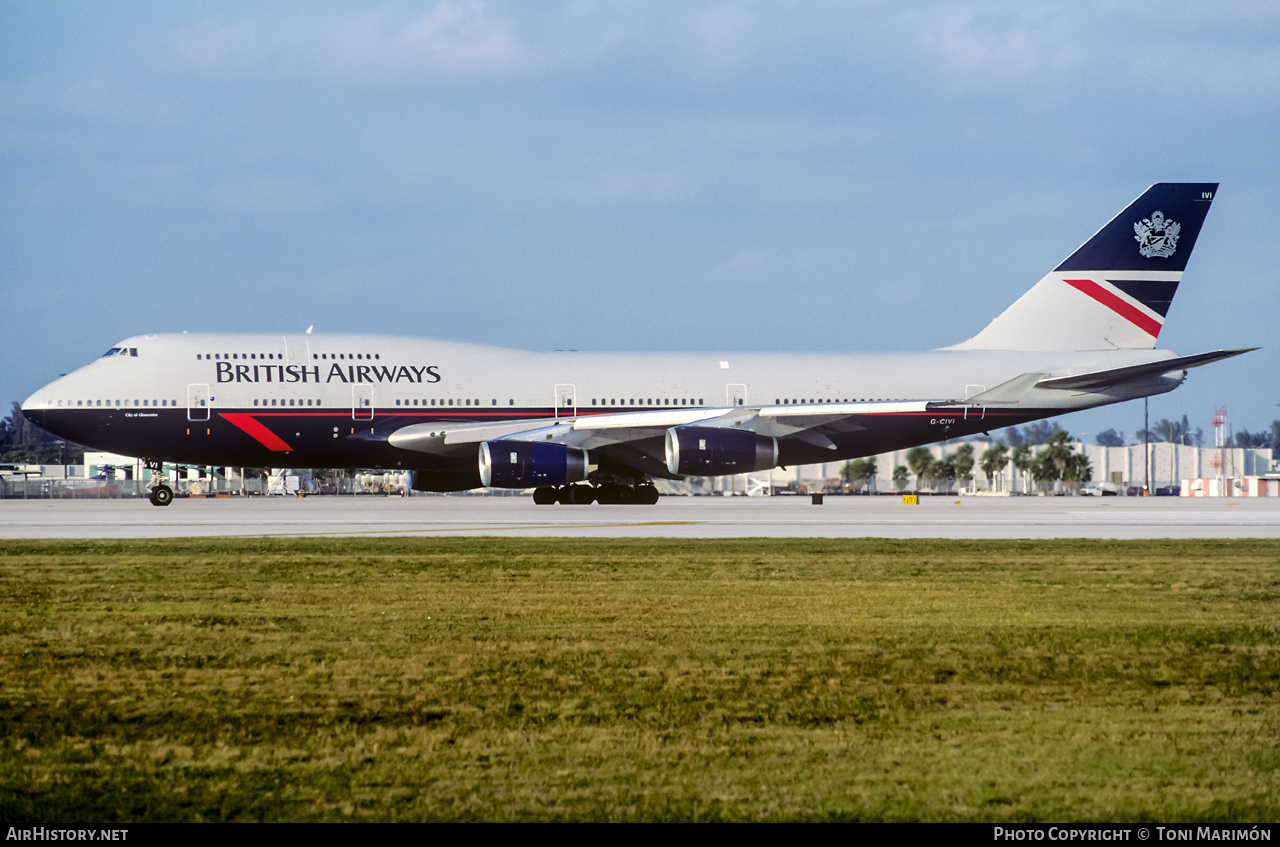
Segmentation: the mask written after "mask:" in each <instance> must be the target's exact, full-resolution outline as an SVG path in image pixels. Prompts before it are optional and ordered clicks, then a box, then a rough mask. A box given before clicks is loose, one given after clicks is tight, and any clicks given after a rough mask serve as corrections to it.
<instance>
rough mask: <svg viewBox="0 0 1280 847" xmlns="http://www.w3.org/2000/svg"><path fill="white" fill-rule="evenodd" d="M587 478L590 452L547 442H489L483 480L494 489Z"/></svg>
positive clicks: (485, 446) (482, 462)
mask: <svg viewBox="0 0 1280 847" xmlns="http://www.w3.org/2000/svg"><path fill="white" fill-rule="evenodd" d="M586 478H587V451H586V450H579V449H577V448H576V447H566V446H565V445H563V444H553V443H550V442H546V441H486V442H484V443H483V444H481V445H480V481H481V482H483V483H484V484H485V485H487V486H491V487H493V488H533V487H535V486H546V485H563V484H565V483H567V482H578V481H580V480H583V479H586Z"/></svg>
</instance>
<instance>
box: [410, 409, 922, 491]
mask: <svg viewBox="0 0 1280 847" xmlns="http://www.w3.org/2000/svg"><path fill="white" fill-rule="evenodd" d="M926 405H927V403H926V401H917V402H898V403H883V402H863V403H811V404H802V405H781V406H761V407H748V406H730V407H720V408H700V409H675V410H655V411H645V412H617V413H607V412H606V413H601V414H582V415H578V416H576V417H572V418H563V419H560V420H556V421H551V422H549V421H547V420H546V419H530V420H520V421H509V422H503V423H495V424H486V423H458V424H452V423H423V424H411V425H410V426H406V427H403V428H401V429H399V430H397V431H395V432H394V433H392V434H391V435H390V436H388V439H387V440H388V442H389V443H390V444H391V445H392V446H395V447H399V448H401V449H405V450H415V451H419V452H424V453H434V454H437V455H454V456H458V455H465V453H466V452H468V451H473V450H475V449H476V448H477V447H478V445H479V444H481V443H482V442H489V441H499V440H501V441H522V442H551V443H556V444H560V445H563V446H565V447H571V448H575V449H578V450H586V451H589V453H590V455H591V461H592V462H593V463H595V464H600V463H602V462H612V463H615V464H618V465H622V466H624V467H626V468H630V469H632V470H634V471H638V472H641V473H644V474H648V475H650V476H655V477H679V476H680V475H679V474H675V473H673V472H672V471H670V470H669V469H668V465H667V461H668V456H667V452H666V445H665V440H666V437H667V433H668V431H671V430H673V429H677V430H678V429H680V428H682V427H688V428H696V429H698V430H700V431H705V430H707V429H715V430H725V431H731V432H735V433H749V434H752V435H754V436H756V437H760V438H764V439H770V438H771V439H776V440H777V441H778V442H802V443H804V444H806V445H809V446H811V447H816V448H819V449H822V450H836V449H837V444H836V443H835V441H833V440H832V436H835V437H838V436H839V434H846V433H855V432H858V431H861V430H863V429H864V428H865V427H864V426H863V425H861V424H859V423H857V422H856V421H857V419H858V418H859V417H860V416H863V415H868V414H877V413H879V414H893V413H910V412H924V411H925V410H926Z"/></svg>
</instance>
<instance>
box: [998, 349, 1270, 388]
mask: <svg viewBox="0 0 1280 847" xmlns="http://www.w3.org/2000/svg"><path fill="white" fill-rule="evenodd" d="M1257 349H1258V348H1257V347H1240V348H1237V349H1234V350H1214V351H1212V352H1210V353H1197V354H1196V355H1194V356H1178V357H1177V358H1173V359H1162V360H1161V361H1159V362H1148V363H1147V364H1145V365H1130V366H1128V367H1124V368H1109V369H1108V370H1105V371H1091V372H1089V373H1082V374H1072V375H1070V376H1055V377H1051V378H1049V379H1042V380H1040V381H1039V382H1037V383H1036V386H1035V387H1036V388H1063V389H1074V390H1080V389H1086V388H1103V387H1105V386H1108V385H1115V384H1116V383H1118V382H1125V381H1127V380H1131V379H1140V378H1142V377H1147V376H1157V375H1159V374H1163V373H1168V372H1169V371H1184V370H1187V369H1188V368H1198V367H1200V366H1201V365H1207V364H1209V363H1210V362H1217V361H1219V360H1221V359H1230V358H1231V357H1232V356H1239V355H1240V354H1242V353H1248V352H1250V351H1252V350H1257ZM1006 384H1007V383H1006ZM1000 387H1001V386H996V389H999V388H1000ZM996 389H993V390H996Z"/></svg>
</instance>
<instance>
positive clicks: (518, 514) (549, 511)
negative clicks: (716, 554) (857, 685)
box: [0, 496, 1280, 539]
mask: <svg viewBox="0 0 1280 847" xmlns="http://www.w3.org/2000/svg"><path fill="white" fill-rule="evenodd" d="M373 535H418V536H431V535H513V536H567V537H607V538H636V537H653V538H656V537H669V538H746V537H756V536H767V537H775V538H858V537H878V538H1280V498H1273V499H1250V498H1239V499H1231V498H1212V499H1210V498H1205V499H1199V498H1196V499H1190V498H1180V497H1167V498H1166V497H1160V498H1137V497H1107V498H1089V497H1012V498H997V497H964V498H956V497H922V498H920V504H919V505H918V506H907V505H903V504H902V502H901V500H900V499H899V498H896V497H830V496H829V497H827V498H826V502H825V503H824V504H823V505H821V506H815V505H812V504H811V503H810V501H809V499H808V498H802V497H758V498H757V497H753V498H746V497H734V498H725V497H701V498H693V497H664V498H662V500H661V501H660V502H659V503H658V505H656V506H600V505H592V506H534V505H533V504H532V502H531V501H530V500H529V499H528V498H524V497H466V496H459V497H452V496H450V497H443V496H441V497H411V498H400V497H306V498H297V497H251V498H240V497H233V498H223V499H190V500H176V501H174V503H173V505H172V506H169V507H166V508H157V507H154V506H152V505H151V504H150V503H148V502H147V501H146V500H80V501H77V500H25V501H24V500H5V501H0V539H16V538H176V537H191V536H208V537H236V536H240V537H253V536H278V537H308V536H373Z"/></svg>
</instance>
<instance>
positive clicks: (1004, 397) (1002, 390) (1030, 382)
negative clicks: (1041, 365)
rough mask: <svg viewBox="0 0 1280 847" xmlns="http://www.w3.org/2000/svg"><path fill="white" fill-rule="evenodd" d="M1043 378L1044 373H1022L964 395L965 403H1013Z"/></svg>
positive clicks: (978, 404) (984, 404)
mask: <svg viewBox="0 0 1280 847" xmlns="http://www.w3.org/2000/svg"><path fill="white" fill-rule="evenodd" d="M1042 379H1044V374H1022V375H1021V376H1015V377H1014V378H1013V379H1011V380H1009V381H1008V382H1002V383H1000V384H999V385H997V386H996V387H995V388H992V389H991V390H990V391H984V392H982V393H981V394H975V395H973V396H972V397H966V398H965V401H964V402H965V403H966V404H968V405H970V406H998V405H1001V404H1013V403H1017V402H1019V401H1020V400H1022V398H1023V397H1026V396H1027V392H1028V391H1030V390H1031V389H1033V388H1035V387H1036V383H1038V382H1040V380H1042Z"/></svg>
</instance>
